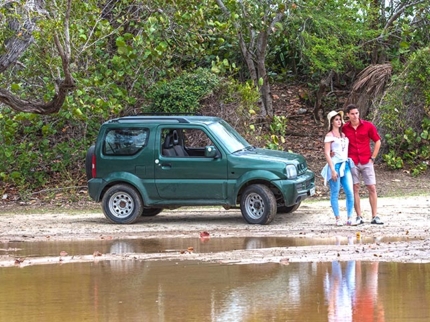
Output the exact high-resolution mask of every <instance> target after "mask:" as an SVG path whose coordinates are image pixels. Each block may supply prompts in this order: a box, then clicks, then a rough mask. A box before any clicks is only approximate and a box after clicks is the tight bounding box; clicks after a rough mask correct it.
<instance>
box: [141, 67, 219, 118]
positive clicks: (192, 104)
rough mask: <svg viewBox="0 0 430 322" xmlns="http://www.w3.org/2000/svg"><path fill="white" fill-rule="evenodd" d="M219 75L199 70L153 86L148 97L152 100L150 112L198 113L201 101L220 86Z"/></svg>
mask: <svg viewBox="0 0 430 322" xmlns="http://www.w3.org/2000/svg"><path fill="white" fill-rule="evenodd" d="M219 83H220V80H219V78H218V76H217V75H215V74H213V73H212V72H210V71H209V70H207V69H203V68H199V69H197V70H196V71H193V72H186V73H183V74H182V75H180V76H178V77H177V78H175V79H173V80H170V81H169V80H163V81H161V82H159V83H157V84H156V85H155V86H153V87H152V88H151V89H150V90H149V92H148V93H147V95H146V97H147V98H148V99H149V100H151V104H150V110H151V111H150V112H156V113H178V114H182V113H196V112H199V109H200V101H201V100H202V99H203V98H205V97H206V96H208V95H209V94H210V93H212V91H213V90H215V89H216V88H217V87H218V86H219Z"/></svg>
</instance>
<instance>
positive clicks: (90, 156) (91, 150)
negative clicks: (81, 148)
mask: <svg viewBox="0 0 430 322" xmlns="http://www.w3.org/2000/svg"><path fill="white" fill-rule="evenodd" d="M94 149H95V145H92V146H90V148H89V149H88V151H87V156H86V157H85V172H86V173H87V180H90V179H92V178H93V166H92V162H93V154H94Z"/></svg>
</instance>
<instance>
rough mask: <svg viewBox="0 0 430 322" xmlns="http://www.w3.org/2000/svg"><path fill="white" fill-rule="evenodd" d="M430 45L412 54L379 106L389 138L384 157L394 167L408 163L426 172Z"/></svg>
mask: <svg viewBox="0 0 430 322" xmlns="http://www.w3.org/2000/svg"><path fill="white" fill-rule="evenodd" d="M429 60H430V48H426V49H423V50H421V51H418V52H416V53H415V54H413V55H412V56H411V59H410V61H409V63H408V65H407V66H406V68H405V70H404V72H403V73H402V74H401V75H399V76H397V77H395V78H393V82H392V86H391V88H390V89H389V90H388V91H387V94H386V95H385V97H384V99H383V101H382V103H381V106H380V107H379V110H378V115H377V120H378V123H379V127H380V129H381V133H382V134H383V137H384V138H385V140H386V147H385V154H384V155H383V160H384V161H385V162H386V163H387V165H388V166H389V167H390V168H392V169H401V168H404V167H406V166H407V167H409V168H410V169H411V172H412V174H413V175H418V174H420V173H422V172H424V171H425V170H426V169H427V167H428V164H429V160H430V153H429V143H430V136H429V132H430V67H429V65H428V61H429Z"/></svg>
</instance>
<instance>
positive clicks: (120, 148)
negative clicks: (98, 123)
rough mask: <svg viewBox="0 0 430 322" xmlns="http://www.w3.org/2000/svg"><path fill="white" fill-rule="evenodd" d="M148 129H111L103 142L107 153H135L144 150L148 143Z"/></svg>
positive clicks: (104, 150) (104, 152) (104, 151)
mask: <svg viewBox="0 0 430 322" xmlns="http://www.w3.org/2000/svg"><path fill="white" fill-rule="evenodd" d="M148 134H149V131H148V129H142V128H121V129H111V130H109V131H108V132H107V133H106V136H105V138H104V142H103V154H105V155H133V154H136V153H137V152H139V151H140V150H142V149H143V148H144V147H145V146H146V145H147V143H148V136H149V135H148Z"/></svg>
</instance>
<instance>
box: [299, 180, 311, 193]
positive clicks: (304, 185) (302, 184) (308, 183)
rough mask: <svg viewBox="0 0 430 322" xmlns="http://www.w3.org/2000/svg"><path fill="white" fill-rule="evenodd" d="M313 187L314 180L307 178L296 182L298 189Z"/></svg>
mask: <svg viewBox="0 0 430 322" xmlns="http://www.w3.org/2000/svg"><path fill="white" fill-rule="evenodd" d="M310 188H312V180H310V179H309V180H306V181H303V182H300V183H297V184H296V189H297V191H303V190H309V189H310Z"/></svg>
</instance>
